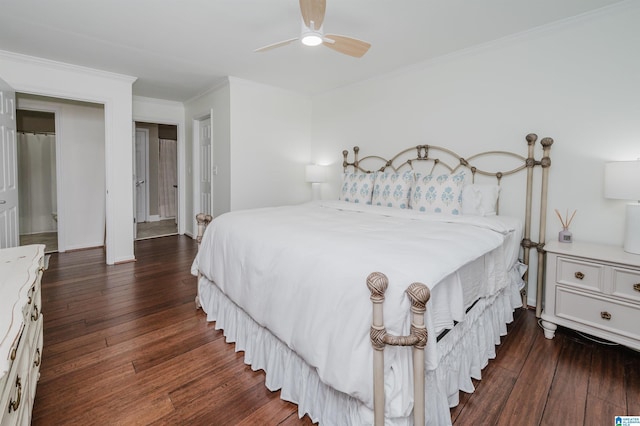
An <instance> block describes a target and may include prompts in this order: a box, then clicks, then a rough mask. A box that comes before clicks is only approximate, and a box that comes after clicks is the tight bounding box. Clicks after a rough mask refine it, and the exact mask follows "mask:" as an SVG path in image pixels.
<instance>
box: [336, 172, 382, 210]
mask: <svg viewBox="0 0 640 426" xmlns="http://www.w3.org/2000/svg"><path fill="white" fill-rule="evenodd" d="M375 177H376V174H375V173H345V174H344V175H343V176H342V189H341V190H340V199H341V200H343V201H349V202H351V203H362V204H371V194H372V193H373V182H374V180H375Z"/></svg>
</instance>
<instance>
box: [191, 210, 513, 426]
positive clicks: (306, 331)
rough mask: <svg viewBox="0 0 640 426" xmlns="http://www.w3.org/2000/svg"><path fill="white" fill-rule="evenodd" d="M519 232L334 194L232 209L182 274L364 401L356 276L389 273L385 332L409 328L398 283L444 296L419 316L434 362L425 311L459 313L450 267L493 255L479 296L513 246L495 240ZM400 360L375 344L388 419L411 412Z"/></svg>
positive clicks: (365, 344) (362, 298)
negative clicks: (219, 294) (197, 278)
mask: <svg viewBox="0 0 640 426" xmlns="http://www.w3.org/2000/svg"><path fill="white" fill-rule="evenodd" d="M520 228H521V225H520V222H519V221H517V220H516V219H512V218H505V217H478V216H460V217H453V216H446V215H425V214H421V213H417V212H413V211H408V210H396V209H390V208H386V207H372V206H359V205H354V204H349V203H344V202H335V201H334V202H326V201H325V202H315V203H307V204H302V205H298V206H287V207H275V208H265V209H255V210H245V211H236V212H232V213H227V214H224V215H221V216H219V217H217V218H216V219H215V220H214V221H213V222H212V223H211V225H209V227H208V228H207V231H206V233H205V235H204V238H203V241H202V245H201V248H200V251H199V254H198V256H197V258H196V260H195V261H194V264H193V272H194V273H196V272H197V270H200V272H201V273H202V274H203V275H205V276H206V277H207V278H208V279H209V280H211V281H214V282H215V283H216V284H217V286H218V287H219V288H220V289H221V290H222V291H223V292H224V293H225V294H226V295H227V296H228V297H229V299H231V300H232V301H233V302H234V303H236V304H237V305H238V306H240V307H241V308H242V309H243V310H244V311H245V312H247V313H248V314H249V315H250V316H251V317H252V318H253V319H254V320H255V321H256V322H257V323H258V324H260V325H262V326H264V327H266V328H267V329H269V330H270V331H271V333H273V334H274V335H275V336H277V337H278V338H279V339H280V340H281V341H282V342H284V343H285V344H286V345H287V346H289V347H290V348H291V349H292V350H294V351H295V352H296V353H297V354H299V355H300V356H301V357H302V358H303V359H304V360H305V361H306V362H307V363H308V364H309V365H310V366H312V367H314V368H315V369H316V371H317V372H318V375H319V376H320V378H321V380H322V381H323V382H325V383H326V384H328V385H330V386H331V387H333V388H335V389H337V390H339V391H341V392H344V393H346V394H348V395H351V396H353V397H355V398H357V399H359V400H361V401H362V402H363V403H364V404H366V406H368V407H372V406H373V402H372V401H373V395H372V373H371V370H372V355H371V353H372V348H371V343H370V341H369V327H370V324H371V312H372V308H371V302H370V300H369V291H368V289H367V287H366V277H367V276H368V275H369V274H370V273H371V272H374V271H379V272H382V273H384V274H385V275H387V277H388V278H389V288H388V290H387V292H386V301H385V304H384V317H385V326H386V327H387V330H388V331H389V332H390V333H393V334H407V332H408V330H409V302H408V299H407V297H406V295H405V294H404V291H405V289H406V287H407V286H408V285H409V284H411V283H412V282H421V283H424V284H426V285H427V286H429V287H430V288H431V289H432V291H435V292H438V293H439V294H445V297H443V298H442V300H446V302H443V303H442V304H441V305H442V306H440V304H439V305H438V306H435V307H434V306H432V303H431V301H430V302H429V305H428V307H427V314H426V315H425V321H426V324H427V329H428V331H429V332H430V333H429V344H428V345H427V368H428V369H434V368H435V367H436V366H437V364H438V361H439V359H440V356H439V354H438V352H437V346H436V344H435V337H436V333H435V332H434V331H435V326H434V318H436V322H437V318H438V317H439V316H445V317H447V318H454V319H456V320H461V319H462V318H461V315H462V314H461V312H462V311H463V309H464V302H463V300H462V294H461V293H462V292H461V290H460V288H459V282H457V280H456V274H455V271H456V270H458V269H459V268H460V267H462V266H463V265H466V264H468V263H469V262H472V261H474V260H475V259H478V258H480V257H482V256H484V255H485V254H487V253H490V252H494V254H495V256H494V257H493V258H492V257H488V258H487V259H494V260H491V263H492V264H491V265H490V267H489V268H488V269H490V270H491V271H492V272H491V274H492V279H491V280H490V284H491V286H490V287H489V288H485V289H484V290H483V291H482V292H481V294H483V295H488V294H493V293H495V292H496V291H499V290H500V289H502V288H504V287H505V286H506V285H507V284H508V282H509V281H508V275H509V274H508V273H507V269H508V267H509V265H511V263H513V258H514V254H513V251H514V250H513V248H509V249H507V250H506V251H508V253H505V248H504V246H503V245H502V244H503V242H504V241H505V239H508V238H512V234H513V233H514V231H519V229H520ZM516 233H517V232H516ZM516 247H517V246H516ZM515 253H516V255H517V248H516V250H515ZM505 257H506V258H507V259H508V260H505ZM496 259H498V260H496ZM445 286H446V287H445ZM439 287H442V288H439ZM433 299H434V298H432V300H433ZM439 310H442V312H444V314H438V311H439ZM453 311H455V312H453ZM410 364H411V362H410V351H409V350H407V349H406V348H392V347H390V348H387V349H386V350H385V393H386V398H387V408H386V411H387V415H388V416H390V417H397V416H407V415H409V413H410V411H411V408H412V395H411V393H412V391H411V386H408V385H407V384H408V383H411V378H410V377H409V376H410ZM403 383H404V386H403V385H402V384H403Z"/></svg>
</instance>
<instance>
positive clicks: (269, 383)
mask: <svg viewBox="0 0 640 426" xmlns="http://www.w3.org/2000/svg"><path fill="white" fill-rule="evenodd" d="M363 285H364V284H363ZM198 286H199V297H200V303H201V304H202V308H203V310H204V311H205V312H206V314H207V320H208V321H215V322H216V325H215V328H216V329H218V330H220V329H222V330H223V331H224V336H225V338H226V341H227V342H229V343H235V349H236V351H244V353H245V356H244V361H245V363H246V364H247V365H250V366H251V368H252V369H253V370H254V371H257V370H264V371H265V373H266V379H265V385H266V387H267V388H268V389H269V390H271V391H277V390H280V397H281V398H282V399H284V400H286V401H291V402H293V403H295V404H297V405H298V415H299V416H300V417H302V416H304V415H305V414H308V415H309V417H310V418H311V419H312V420H313V421H314V422H319V423H320V424H321V425H336V426H344V425H369V424H373V411H372V409H371V408H369V407H366V406H365V405H364V404H363V403H362V402H360V401H359V400H357V399H355V398H353V397H351V396H349V395H346V394H344V393H342V392H339V391H336V390H334V389H333V388H331V387H330V386H328V385H326V384H325V383H323V382H321V381H320V379H319V376H318V374H317V373H316V371H315V369H314V368H312V367H310V366H309V365H308V364H307V363H306V362H305V361H304V360H303V359H302V358H300V357H299V356H298V355H297V354H296V353H295V352H293V351H292V350H291V349H289V347H288V346H287V345H285V344H284V343H282V341H280V340H279V339H278V338H276V337H275V336H273V335H272V334H271V333H270V332H269V331H268V330H267V329H265V328H264V327H262V326H260V325H258V324H257V323H256V322H255V321H253V320H252V319H251V317H249V316H248V315H247V314H246V313H245V312H244V311H243V310H242V309H240V308H239V307H238V306H237V305H236V304H235V303H233V302H232V301H231V300H229V299H228V298H227V297H226V296H225V295H224V294H223V293H222V292H221V291H220V290H219V289H218V287H217V286H216V285H215V284H213V283H212V282H211V281H208V280H207V279H206V278H204V277H201V278H200V282H199V283H198ZM520 306H522V301H521V298H520V293H519V290H518V288H517V285H516V284H513V285H511V286H509V287H507V288H505V289H503V290H502V291H500V292H499V293H497V294H496V295H494V296H491V297H489V298H486V299H480V300H479V301H478V302H477V303H476V304H475V306H474V307H473V308H472V309H471V310H470V311H469V313H468V314H467V316H466V320H465V321H463V322H461V323H459V324H458V325H457V326H456V327H455V328H454V329H453V330H451V331H450V332H449V333H447V335H446V336H444V337H443V338H442V339H441V340H440V342H438V345H439V349H440V350H439V351H438V352H439V353H440V354H441V355H440V356H441V358H440V361H439V363H438V368H437V369H436V370H431V371H427V373H426V384H427V385H426V386H427V388H426V401H425V405H426V410H427V413H426V418H427V425H433V426H441V425H449V424H451V414H450V411H449V408H450V407H455V406H456V405H457V404H458V402H459V401H458V391H459V390H462V391H465V392H473V390H474V387H473V383H472V381H471V379H472V378H474V379H481V370H482V369H483V368H484V367H485V366H486V365H487V363H488V361H489V359H493V358H495V355H496V353H495V346H496V345H497V344H499V343H500V336H504V335H505V334H506V333H507V324H508V323H510V322H512V321H513V311H514V309H516V308H517V307H520ZM406 350H411V348H406ZM372 386H373V384H372ZM408 386H413V385H412V384H408ZM385 424H387V425H398V426H400V425H411V424H413V418H412V417H411V416H409V417H403V418H393V419H388V418H387V419H386V421H385Z"/></svg>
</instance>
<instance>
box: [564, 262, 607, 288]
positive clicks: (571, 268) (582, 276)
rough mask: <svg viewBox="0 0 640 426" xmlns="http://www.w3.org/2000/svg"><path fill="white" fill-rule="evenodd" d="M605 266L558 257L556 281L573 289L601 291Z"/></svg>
mask: <svg viewBox="0 0 640 426" xmlns="http://www.w3.org/2000/svg"><path fill="white" fill-rule="evenodd" d="M604 271H605V266H604V265H600V264H597V263H588V262H581V261H579V260H576V259H569V258H564V257H558V263H557V269H556V281H557V282H558V283H560V284H565V285H570V286H573V287H582V288H586V289H589V290H595V291H600V292H602V291H603V288H602V287H603V283H604Z"/></svg>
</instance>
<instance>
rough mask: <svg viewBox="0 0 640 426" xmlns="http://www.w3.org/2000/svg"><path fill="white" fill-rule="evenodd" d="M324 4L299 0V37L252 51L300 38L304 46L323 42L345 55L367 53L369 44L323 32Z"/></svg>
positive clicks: (270, 47) (314, 0) (260, 50)
mask: <svg viewBox="0 0 640 426" xmlns="http://www.w3.org/2000/svg"><path fill="white" fill-rule="evenodd" d="M326 5H327V2H326V0H300V12H301V13H302V31H301V33H300V37H296V38H291V39H289V40H284V41H280V42H278V43H274V44H270V45H268V46H264V47H261V48H259V49H256V50H254V52H265V51H267V50H271V49H275V48H276V47H281V46H286V45H288V44H291V43H293V42H294V41H298V40H300V41H301V42H302V44H304V45H305V46H318V45H320V44H323V45H325V46H327V47H328V48H330V49H333V50H335V51H337V52H340V53H343V54H345V55H349V56H353V57H356V58H360V57H362V56H363V55H364V54H365V53H367V50H369V47H371V44H369V43H367V42H366V41H362V40H358V39H355V38H351V37H346V36H341V35H336V34H325V33H324V31H323V30H322V23H323V21H324V14H325V10H326Z"/></svg>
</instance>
